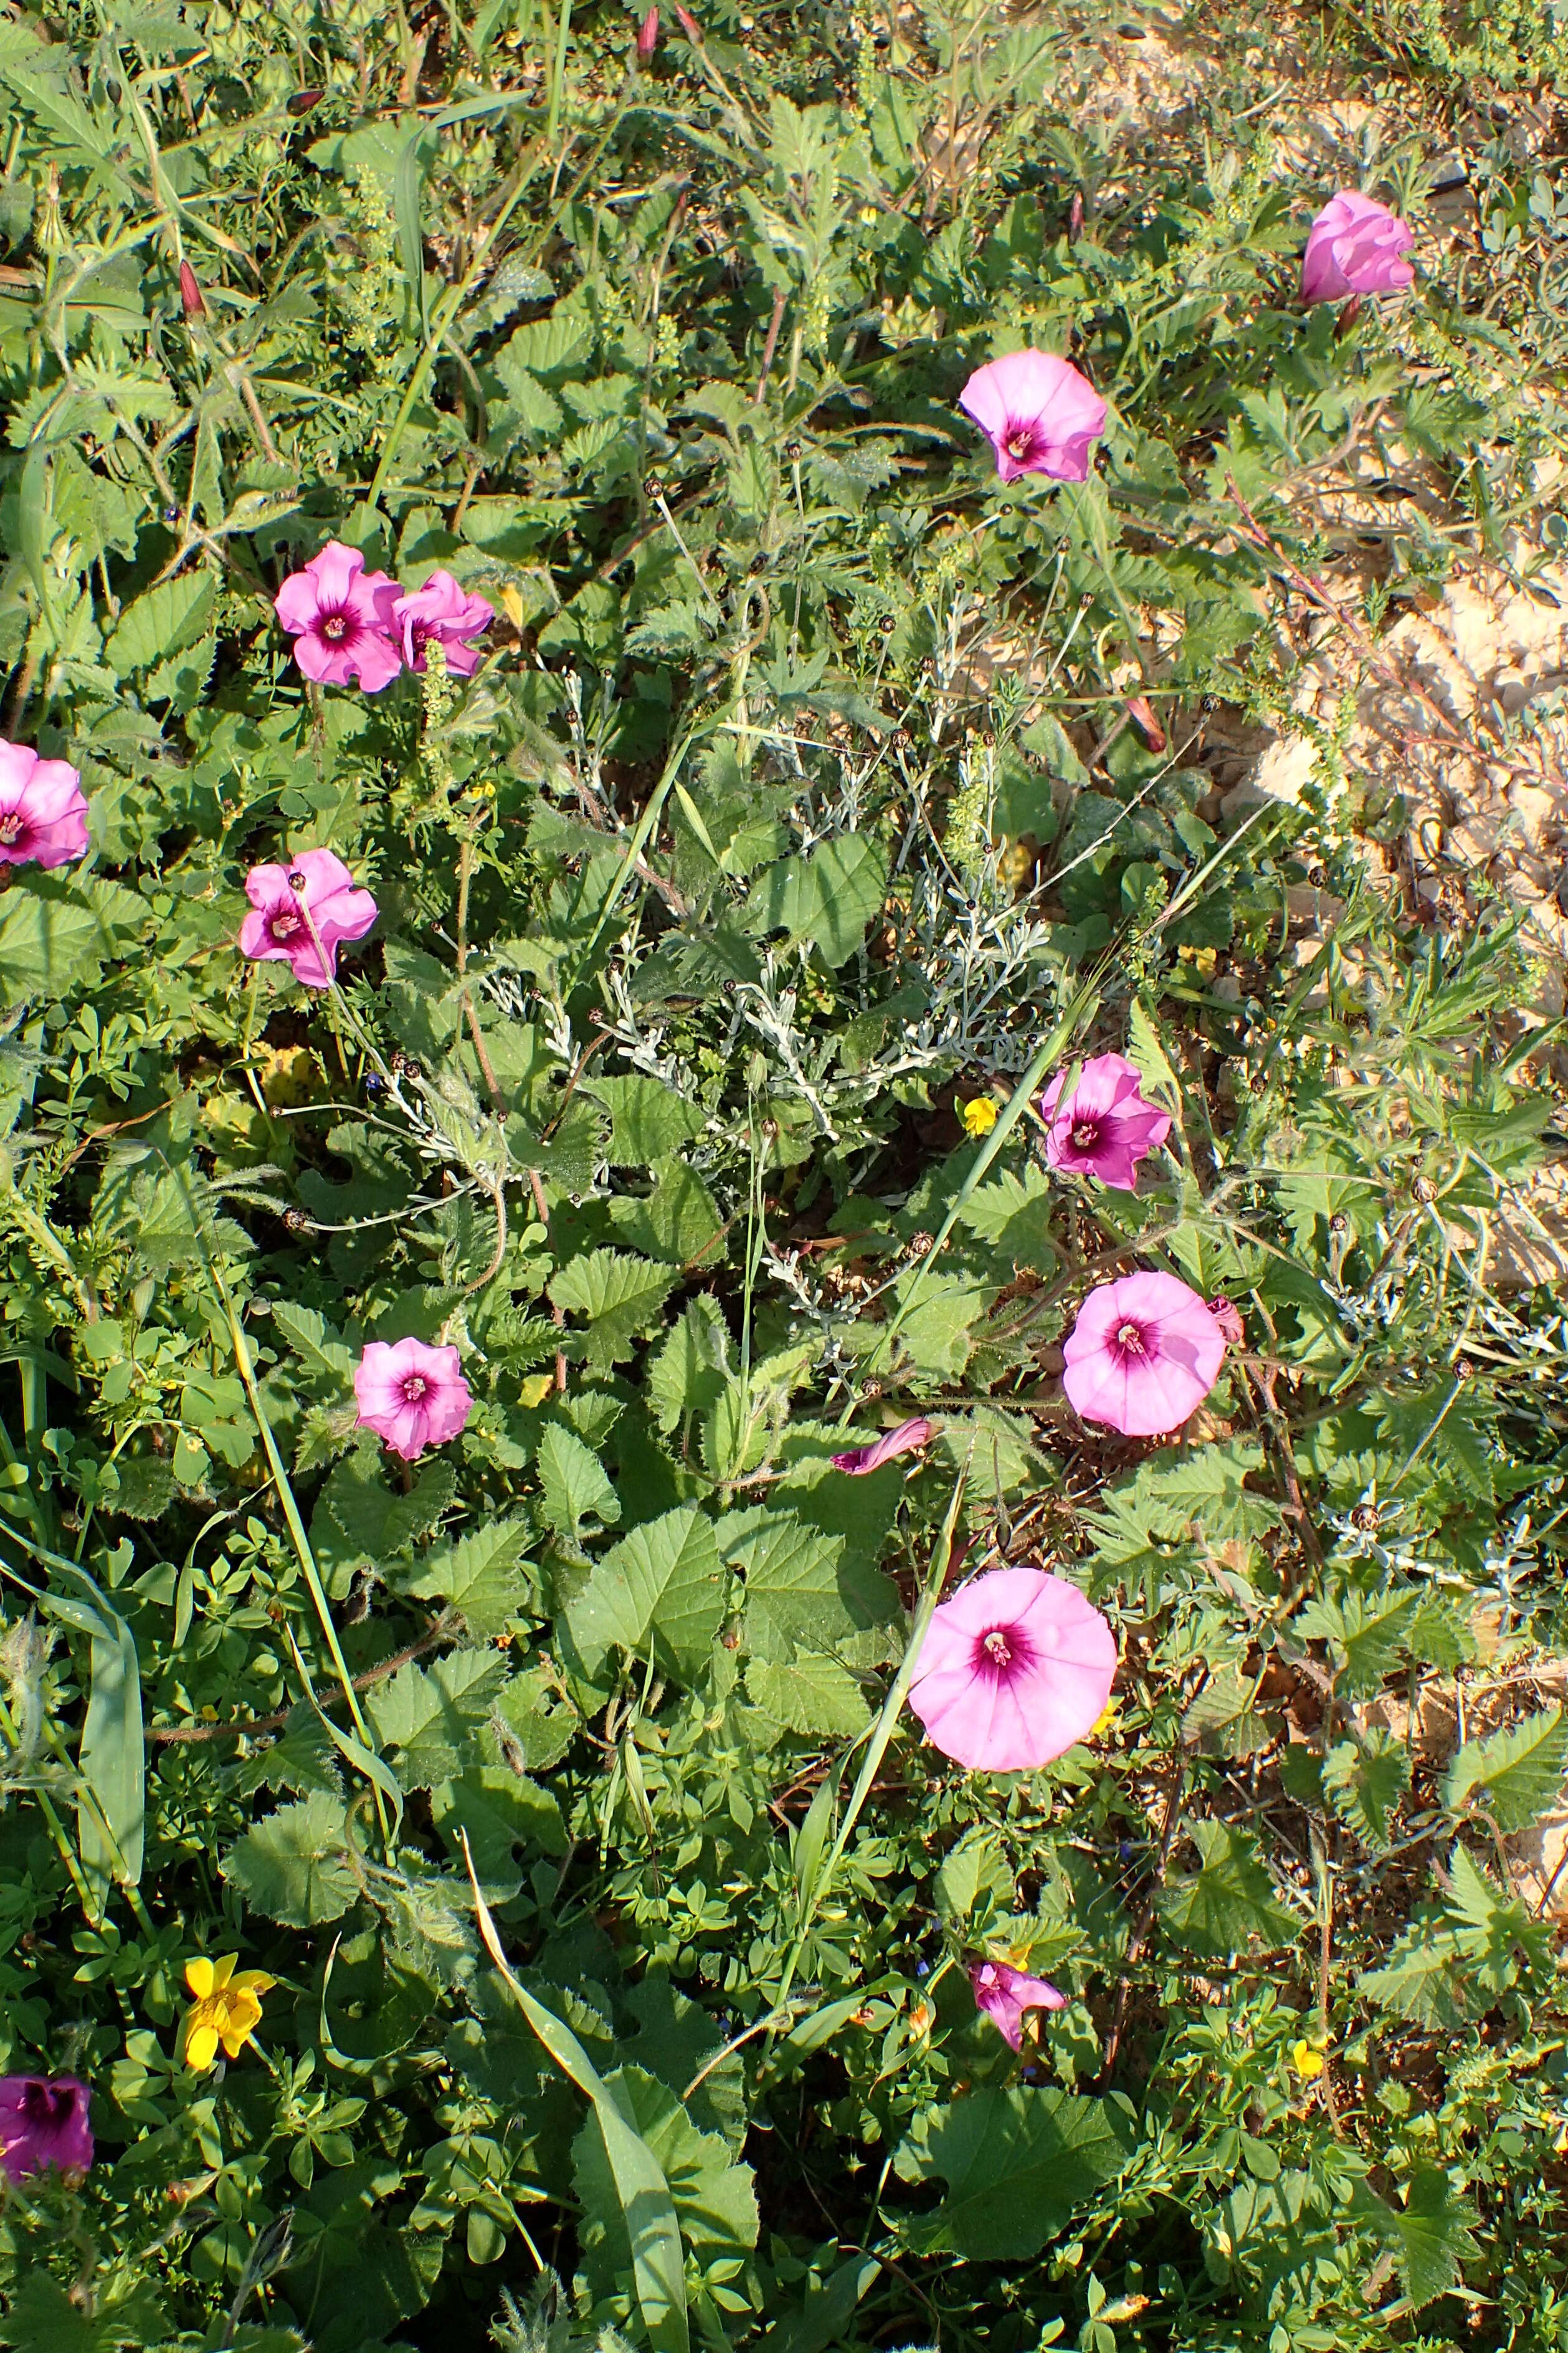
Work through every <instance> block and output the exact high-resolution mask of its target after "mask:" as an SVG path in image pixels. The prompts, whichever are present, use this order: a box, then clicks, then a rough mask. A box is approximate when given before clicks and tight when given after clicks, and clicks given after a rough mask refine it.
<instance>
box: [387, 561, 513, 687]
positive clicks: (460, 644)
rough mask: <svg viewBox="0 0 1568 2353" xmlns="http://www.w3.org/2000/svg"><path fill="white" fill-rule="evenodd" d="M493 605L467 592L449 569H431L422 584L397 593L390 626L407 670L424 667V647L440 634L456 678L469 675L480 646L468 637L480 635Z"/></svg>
mask: <svg viewBox="0 0 1568 2353" xmlns="http://www.w3.org/2000/svg"><path fill="white" fill-rule="evenodd" d="M495 617H496V608H495V607H494V606H493V605H491V604H489V603H487V602H486V600H485V598H484V597H483V596H468V594H467V592H466V591H465V590H464V589H462V588H459V587H458V583H457V582H456V581H455V580H454V579H453V577H452V575H451V574H450V573H449V572H432V574H431V575H430V577H429V579H428V580H426V583H425V586H424V587H423V588H415V589H411V590H410V591H409V592H408V593H407V595H405V596H399V597H398V599H397V602H396V604H395V605H394V607H393V608H392V618H393V626H394V628H395V631H396V635H397V642H398V644H399V645H400V646H401V648H402V649H403V659H404V660H405V662H406V663H407V664H408V667H409V669H410V670H423V669H424V667H425V649H426V646H427V645H428V644H429V642H430V640H431V638H440V640H441V643H442V644H443V646H445V648H446V649H447V669H448V670H451V671H452V672H454V674H455V675H456V676H457V677H458V678H471V677H472V676H473V674H474V672H475V670H478V668H479V648H478V647H477V646H470V645H469V644H468V642H467V640H468V638H477V637H479V635H480V634H481V633H482V632H483V631H484V630H486V629H488V628H489V625H490V623H491V622H492V621H493V620H494V619H495Z"/></svg>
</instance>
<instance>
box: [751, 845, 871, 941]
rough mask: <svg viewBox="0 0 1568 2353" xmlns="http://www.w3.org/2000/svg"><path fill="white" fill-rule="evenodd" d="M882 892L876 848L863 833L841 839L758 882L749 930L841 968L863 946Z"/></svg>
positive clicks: (769, 872)
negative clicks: (784, 939) (784, 937)
mask: <svg viewBox="0 0 1568 2353" xmlns="http://www.w3.org/2000/svg"><path fill="white" fill-rule="evenodd" d="M887 887H888V861H887V858H886V856H885V854H884V852H883V850H882V847H881V845H880V843H879V842H876V841H873V840H871V839H869V838H868V836H867V835H865V834H863V833H846V834H840V835H838V836H837V837H836V838H835V839H832V840H829V841H819V842H818V843H817V844H816V848H815V849H808V850H807V851H806V853H805V856H804V857H802V858H786V859H784V860H783V861H782V862H781V863H780V864H779V865H777V866H770V867H769V868H768V870H767V871H766V873H765V874H763V875H761V876H759V877H758V880H757V883H756V886H755V894H754V898H753V901H752V924H753V925H754V927H755V928H756V929H757V930H759V931H763V932H777V931H783V932H787V933H788V934H789V941H790V944H791V945H792V946H794V945H795V944H797V943H799V942H802V941H804V942H805V944H807V945H809V946H811V947H814V948H816V950H817V952H818V954H819V955H821V956H822V957H823V959H824V961H825V962H826V963H827V964H829V965H841V964H843V963H844V962H845V961H846V959H847V958H848V957H849V956H852V955H854V953H855V951H856V949H857V948H858V946H859V945H860V944H861V942H862V940H864V938H865V936H866V926H867V924H868V923H870V922H871V921H872V919H873V917H875V916H876V915H877V914H878V913H879V912H880V909H881V904H882V899H883V895H884V893H885V892H886V891H887Z"/></svg>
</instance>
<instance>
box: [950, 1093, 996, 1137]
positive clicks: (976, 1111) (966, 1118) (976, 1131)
mask: <svg viewBox="0 0 1568 2353" xmlns="http://www.w3.org/2000/svg"><path fill="white" fill-rule="evenodd" d="M958 1116H959V1119H960V1120H961V1122H962V1123H963V1131H964V1134H966V1135H989V1134H990V1133H991V1131H992V1129H993V1128H994V1126H995V1124H996V1121H997V1116H998V1114H997V1110H996V1106H995V1104H994V1103H993V1102H992V1100H991V1098H990V1096H989V1095H976V1096H975V1098H974V1100H973V1103H965V1104H964V1106H963V1110H962V1111H961V1112H960V1113H959V1114H958Z"/></svg>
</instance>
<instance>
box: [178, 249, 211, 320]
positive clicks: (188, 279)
mask: <svg viewBox="0 0 1568 2353" xmlns="http://www.w3.org/2000/svg"><path fill="white" fill-rule="evenodd" d="M180 301H181V302H182V303H183V304H184V312H185V316H186V318H187V319H205V316H206V309H207V306H206V304H205V302H204V301H203V300H202V290H201V288H200V287H199V286H198V285H197V283H196V273H195V270H194V269H192V268H191V265H190V263H189V262H188V261H182V262H181V264H180Z"/></svg>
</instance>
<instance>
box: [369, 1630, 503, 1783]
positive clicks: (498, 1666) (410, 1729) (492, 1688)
mask: <svg viewBox="0 0 1568 2353" xmlns="http://www.w3.org/2000/svg"><path fill="white" fill-rule="evenodd" d="M505 1681H506V1666H505V1662H503V1661H502V1660H501V1659H500V1658H498V1657H497V1656H496V1655H495V1653H494V1652H493V1651H448V1652H447V1656H446V1657H445V1658H443V1659H437V1662H436V1663H435V1665H434V1666H431V1667H422V1666H420V1665H419V1664H418V1663H417V1662H416V1661H414V1660H410V1661H409V1662H408V1664H407V1665H406V1666H404V1667H399V1669H398V1670H397V1672H396V1673H395V1675H393V1676H392V1677H391V1678H390V1679H389V1680H388V1681H387V1682H385V1683H377V1684H375V1685H374V1687H373V1689H372V1690H371V1692H370V1693H369V1694H368V1697H367V1701H366V1705H367V1708H368V1711H369V1715H370V1720H371V1722H372V1724H373V1725H374V1726H375V1734H376V1738H377V1739H378V1740H379V1741H380V1742H381V1743H382V1745H383V1746H384V1747H388V1748H395V1749H396V1750H397V1751H398V1752H399V1757H398V1767H397V1778H398V1779H399V1780H400V1781H401V1782H402V1784H403V1786H404V1788H405V1789H429V1788H434V1787H435V1785H436V1783H437V1781H447V1780H450V1779H451V1778H452V1777H453V1775H454V1774H458V1773H461V1772H463V1771H464V1770H465V1769H466V1768H467V1767H468V1765H469V1764H472V1765H474V1766H476V1767H477V1766H478V1765H479V1761H480V1759H479V1738H478V1729H477V1728H478V1726H479V1725H481V1724H482V1723H484V1722H485V1720H486V1719H487V1718H488V1717H489V1713H490V1710H491V1708H492V1707H493V1705H494V1704H495V1701H496V1697H497V1694H499V1692H500V1688H501V1685H502V1684H503V1683H504V1682H505Z"/></svg>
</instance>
